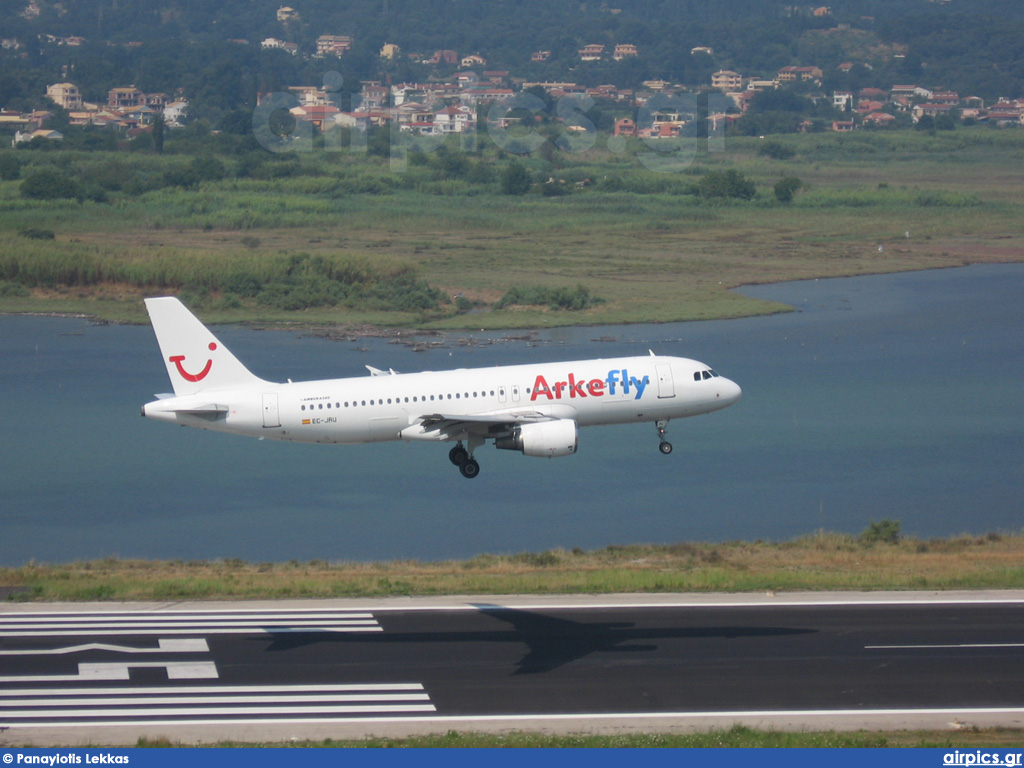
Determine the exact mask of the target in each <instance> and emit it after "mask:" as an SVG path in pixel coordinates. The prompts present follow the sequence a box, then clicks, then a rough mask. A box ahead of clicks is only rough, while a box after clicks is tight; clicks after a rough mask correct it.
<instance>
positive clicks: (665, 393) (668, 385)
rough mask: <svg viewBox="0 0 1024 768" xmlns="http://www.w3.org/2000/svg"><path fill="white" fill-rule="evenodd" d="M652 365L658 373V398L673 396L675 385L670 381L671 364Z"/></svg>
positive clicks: (674, 394)
mask: <svg viewBox="0 0 1024 768" xmlns="http://www.w3.org/2000/svg"><path fill="white" fill-rule="evenodd" d="M654 367H655V369H656V372H657V374H658V399H665V398H668V397H675V396H676V387H675V383H674V382H673V381H672V366H671V365H664V364H659V365H656V366H654Z"/></svg>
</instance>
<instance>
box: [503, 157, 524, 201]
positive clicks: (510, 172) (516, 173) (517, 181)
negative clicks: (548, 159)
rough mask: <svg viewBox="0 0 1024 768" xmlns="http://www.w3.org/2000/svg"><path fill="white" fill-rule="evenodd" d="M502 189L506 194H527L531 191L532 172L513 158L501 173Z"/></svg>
mask: <svg viewBox="0 0 1024 768" xmlns="http://www.w3.org/2000/svg"><path fill="white" fill-rule="evenodd" d="M501 191H502V192H503V193H505V194H506V195H525V194H526V193H527V192H529V191H530V172H529V171H527V170H526V166H525V165H523V164H522V163H520V162H519V161H518V160H513V161H512V162H511V163H509V164H508V167H507V168H506V169H505V170H504V172H503V173H502V174H501Z"/></svg>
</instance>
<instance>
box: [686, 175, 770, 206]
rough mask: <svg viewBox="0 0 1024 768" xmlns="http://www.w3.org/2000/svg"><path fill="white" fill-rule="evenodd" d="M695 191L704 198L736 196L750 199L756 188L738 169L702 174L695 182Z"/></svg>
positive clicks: (741, 198)
mask: <svg viewBox="0 0 1024 768" xmlns="http://www.w3.org/2000/svg"><path fill="white" fill-rule="evenodd" d="M697 191H698V193H699V194H700V196H701V197H703V198H705V199H708V200H710V199H713V198H738V199H740V200H750V199H751V198H752V197H753V196H754V194H755V193H756V192H757V189H756V188H755V187H754V182H752V181H750V179H748V178H747V177H746V176H744V175H743V174H742V173H740V172H739V171H732V170H730V171H711V172H710V173H706V174H704V175H703V176H702V177H701V179H700V181H699V182H697Z"/></svg>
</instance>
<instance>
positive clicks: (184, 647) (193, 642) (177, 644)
mask: <svg viewBox="0 0 1024 768" xmlns="http://www.w3.org/2000/svg"><path fill="white" fill-rule="evenodd" d="M83 651H113V652H115V653H209V652H210V646H209V645H207V643H206V640H204V639H203V638H201V637H197V638H183V639H173V638H172V639H166V638H161V639H160V640H158V641H157V647H156V648H139V647H137V646H128V645H112V644H110V643H83V644H82V645H69V646H67V647H66V648H42V649H37V650H31V649H19V650H10V651H8V650H0V656H59V655H62V654H65V653H81V652H83Z"/></svg>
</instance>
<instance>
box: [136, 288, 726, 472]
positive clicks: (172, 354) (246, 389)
mask: <svg viewBox="0 0 1024 768" xmlns="http://www.w3.org/2000/svg"><path fill="white" fill-rule="evenodd" d="M145 304H146V310H147V311H148V312H149V317H150V320H151V322H152V324H153V330H154V332H155V333H156V338H157V344H158V345H159V347H160V353H161V355H162V356H163V360H164V364H165V366H166V367H167V375H168V376H169V377H170V379H171V385H172V387H173V388H174V393H173V394H162V395H157V396H156V397H157V399H156V400H155V401H153V402H151V403H146V404H145V405H144V406H142V415H143V416H144V417H146V418H150V419H156V420H158V421H166V422H170V423H172V424H179V425H182V426H187V427H198V428H199V429H209V430H213V431H216V432H227V433H230V434H236V435H247V436H250V437H257V438H268V439H274V440H286V441H292V442H301V443H333V444H341V445H353V444H359V443H374V442H383V441H387V440H404V441H408V442H419V441H423V442H454V443H455V445H454V447H452V448H451V450H450V451H449V453H448V458H449V460H450V461H451V463H452V464H454V465H455V466H456V467H458V469H459V471H460V472H461V473H462V476H463V477H467V478H473V477H476V476H477V475H478V474H479V473H480V464H479V462H478V461H477V459H476V458H475V453H476V450H477V449H478V448H480V447H481V446H482V445H484V444H485V443H486V442H487V441H488V440H493V441H494V445H495V447H497V448H499V449H503V450H513V451H519V452H520V453H522V454H524V455H526V456H538V457H545V458H553V457H556V456H569V455H571V454H574V453H575V452H576V449H577V447H578V446H579V428H580V427H589V426H598V425H609V424H629V423H635V422H643V421H649V422H653V423H654V425H655V427H656V428H657V431H658V437H659V438H660V444H659V450H660V451H661V452H662V453H663V454H669V453H671V452H672V444H671V443H670V442H668V440H667V439H666V437H665V436H666V428H667V426H668V423H669V421H670V420H671V419H680V418H685V417H689V416H698V415H700V414H704V413H711V412H712V411H717V410H721V409H722V408H725V407H727V406H729V405H732V404H733V403H735V402H736V401H737V400H739V399H740V396H741V395H742V390H741V389H740V387H739V385H737V384H736V383H735V382H733V381H730V380H729V379H727V378H725V377H724V376H720V375H719V374H718V373H716V372H715V371H714V370H713V369H712V368H710V367H709V366H707V365H705V364H703V363H700V362H697V361H696V360H688V359H686V358H681V357H665V356H661V355H655V354H654V352H650V353H649V355H648V356H646V357H644V356H640V357H622V358H614V359H608V360H603V359H596V360H575V361H570V362H564V363H537V364H525V365H509V366H498V367H494V368H469V369H466V368H461V369H458V370H449V371H425V372H422V373H404V374H400V373H397V372H396V371H394V370H391V369H389V370H387V371H384V370H381V369H378V368H374V367H372V366H366V368H367V369H368V371H369V373H370V375H369V376H363V377H357V378H344V379H325V380H321V381H305V382H294V383H293V382H292V381H291V380H290V379H289V380H288V381H287V382H285V383H283V384H281V383H274V382H269V381H264V380H263V379H261V378H259V377H257V376H256V375H254V374H253V373H251V372H250V371H249V370H248V369H247V368H246V367H245V366H244V365H243V364H242V363H241V362H239V360H238V358H236V357H235V356H234V355H233V354H232V353H231V352H230V350H228V348H227V347H225V346H224V344H222V343H221V342H220V340H218V339H217V338H216V337H215V336H214V335H213V333H212V332H211V331H210V330H209V329H208V328H207V327H206V326H205V325H203V324H202V322H200V320H199V319H198V318H197V317H196V316H195V315H193V314H192V313H191V312H190V311H189V310H188V309H187V308H186V307H185V305H184V304H182V303H181V302H180V301H179V300H178V299H177V298H175V297H173V296H169V297H163V298H153V299H146V300H145Z"/></svg>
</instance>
